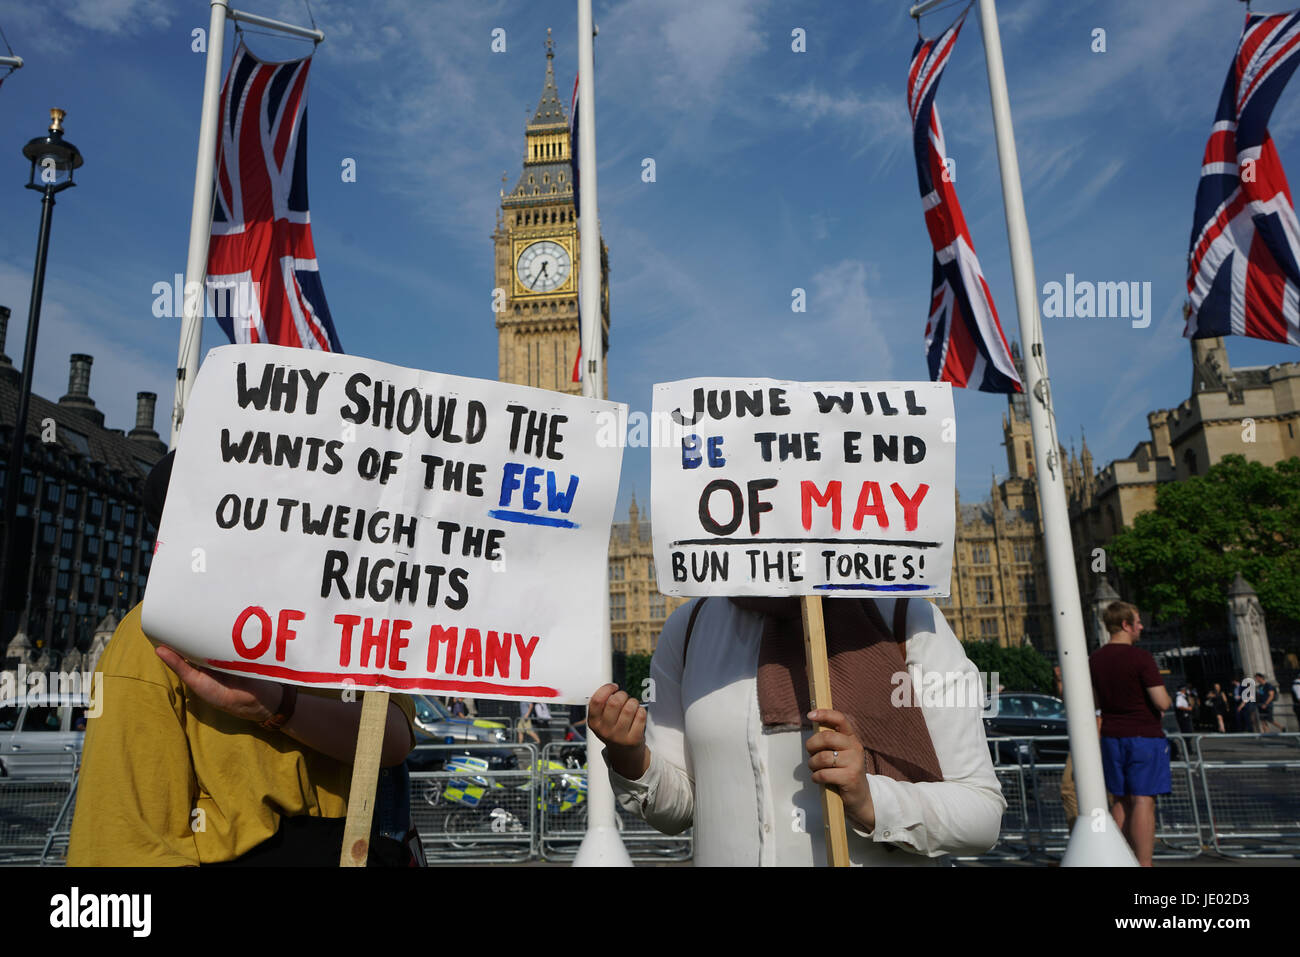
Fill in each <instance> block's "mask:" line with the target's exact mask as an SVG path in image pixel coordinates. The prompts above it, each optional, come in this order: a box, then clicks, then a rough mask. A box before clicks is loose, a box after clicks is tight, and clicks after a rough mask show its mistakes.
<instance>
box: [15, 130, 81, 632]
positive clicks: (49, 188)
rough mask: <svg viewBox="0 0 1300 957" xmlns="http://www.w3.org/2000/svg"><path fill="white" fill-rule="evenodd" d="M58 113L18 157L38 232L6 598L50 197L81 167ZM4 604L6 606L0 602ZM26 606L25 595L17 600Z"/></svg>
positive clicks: (18, 423)
mask: <svg viewBox="0 0 1300 957" xmlns="http://www.w3.org/2000/svg"><path fill="white" fill-rule="evenodd" d="M65 115H66V114H65V113H64V111H63V110H58V109H54V110H50V129H49V132H48V133H46V135H44V136H38V137H36V138H35V139H33V140H29V141H28V143H27V145H26V146H24V147H23V156H25V157H27V159H28V160H29V161H30V162H31V164H32V170H31V175H30V177H29V178H28V180H27V188H28V189H34V190H36V191H37V192H38V193H40V194H41V229H40V234H39V236H38V238H37V241H36V267H35V270H34V272H33V274H32V298H31V304H30V305H29V306H28V308H27V339H26V344H25V346H24V348H23V375H22V386H21V391H20V392H19V394H18V415H17V417H16V418H15V420H14V428H13V436H12V442H11V445H10V449H9V463H8V470H7V473H6V477H5V511H4V546H3V548H0V588H3V589H4V594H5V595H6V597H9V596H13V595H17V594H18V592H19V590H18V589H17V588H11V587H10V583H9V573H10V565H11V564H12V556H11V555H10V552H11V551H12V549H13V546H14V541H15V539H16V538H17V536H16V535H14V522H15V520H16V517H17V512H18V489H19V486H20V485H21V483H22V476H23V453H24V451H25V441H26V438H27V407H28V405H29V404H30V401H31V396H32V371H33V369H34V368H35V366H36V331H37V328H38V326H39V325H40V320H41V295H42V293H43V292H44V291H45V259H46V254H47V253H48V252H49V248H50V220H51V218H52V217H53V213H54V194H55V193H60V192H62V191H63V190H65V189H69V188H71V187H72V186H75V185H76V183H74V182H73V171H74V170H76V169H77V168H78V167H79V166H81V162H82V160H81V152H80V150H78V149H77V148H76V147H75V146H73V145H72V144H71V143H69V142H68V141H67V140H65V139H64V138H63V117H64V116H65ZM5 604H6V606H8V605H9V603H8V602H6V603H5ZM22 605H23V607H25V605H26V596H25V595H23V596H22Z"/></svg>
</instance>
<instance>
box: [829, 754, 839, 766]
mask: <svg viewBox="0 0 1300 957" xmlns="http://www.w3.org/2000/svg"><path fill="white" fill-rule="evenodd" d="M839 760H840V753H839V752H838V751H832V752H831V767H833V768H834V767H838V766H839V764H838V762H839Z"/></svg>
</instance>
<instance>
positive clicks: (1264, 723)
mask: <svg viewBox="0 0 1300 957" xmlns="http://www.w3.org/2000/svg"><path fill="white" fill-rule="evenodd" d="M1255 688H1256V692H1255V701H1256V705H1257V707H1258V708H1259V730H1260V731H1262V732H1263V733H1264V734H1278V733H1279V732H1281V731H1282V730H1283V729H1282V726H1281V725H1280V724H1278V723H1277V722H1276V721H1274V720H1273V706H1274V705H1275V704H1276V703H1277V689H1276V688H1274V687H1273V685H1272V684H1271V683H1270V682H1269V680H1268V678H1266V677H1265V676H1264V675H1263V674H1261V673H1260V672H1258V671H1257V672H1255ZM1265 728H1272V729H1274V730H1272V731H1266V730H1265Z"/></svg>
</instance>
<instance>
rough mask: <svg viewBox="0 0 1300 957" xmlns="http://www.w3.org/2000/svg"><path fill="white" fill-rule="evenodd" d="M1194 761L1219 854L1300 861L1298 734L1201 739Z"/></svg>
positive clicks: (1197, 745) (1299, 744)
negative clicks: (1296, 857)
mask: <svg viewBox="0 0 1300 957" xmlns="http://www.w3.org/2000/svg"><path fill="white" fill-rule="evenodd" d="M1196 759H1197V764H1198V765H1199V769H1200V777H1201V793H1202V794H1204V795H1205V803H1206V816H1207V818H1208V829H1209V834H1210V840H1211V841H1212V843H1213V845H1214V849H1215V850H1216V851H1218V852H1219V853H1220V854H1222V855H1224V856H1225V857H1240V858H1247V857H1278V856H1285V857H1295V856H1300V734H1296V733H1285V734H1280V733H1275V734H1259V733H1248V734H1231V735H1227V734H1221V735H1201V736H1199V737H1198V738H1197V739H1196Z"/></svg>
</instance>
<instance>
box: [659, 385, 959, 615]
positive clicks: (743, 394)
mask: <svg viewBox="0 0 1300 957" xmlns="http://www.w3.org/2000/svg"><path fill="white" fill-rule="evenodd" d="M652 417H653V419H654V420H655V421H656V422H665V423H668V424H669V428H667V429H664V430H661V433H662V432H666V433H669V434H671V435H672V441H671V442H662V441H660V442H656V443H655V447H654V450H653V452H652V454H651V499H652V509H651V522H652V525H653V535H654V551H655V568H656V570H657V572H658V579H659V590H660V591H662V592H663V593H664V594H667V595H773V596H777V595H826V596H835V595H858V596H866V595H889V594H910V595H946V594H948V587H949V577H950V574H951V571H952V546H953V536H954V531H955V526H954V522H955V497H954V478H955V470H956V420H955V416H954V414H953V403H952V390H951V387H950V386H949V385H948V384H947V383H942V382H783V381H778V380H774V379H684V380H681V381H678V382H668V383H661V384H658V385H656V386H655V388H654V407H653V412H652Z"/></svg>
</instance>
